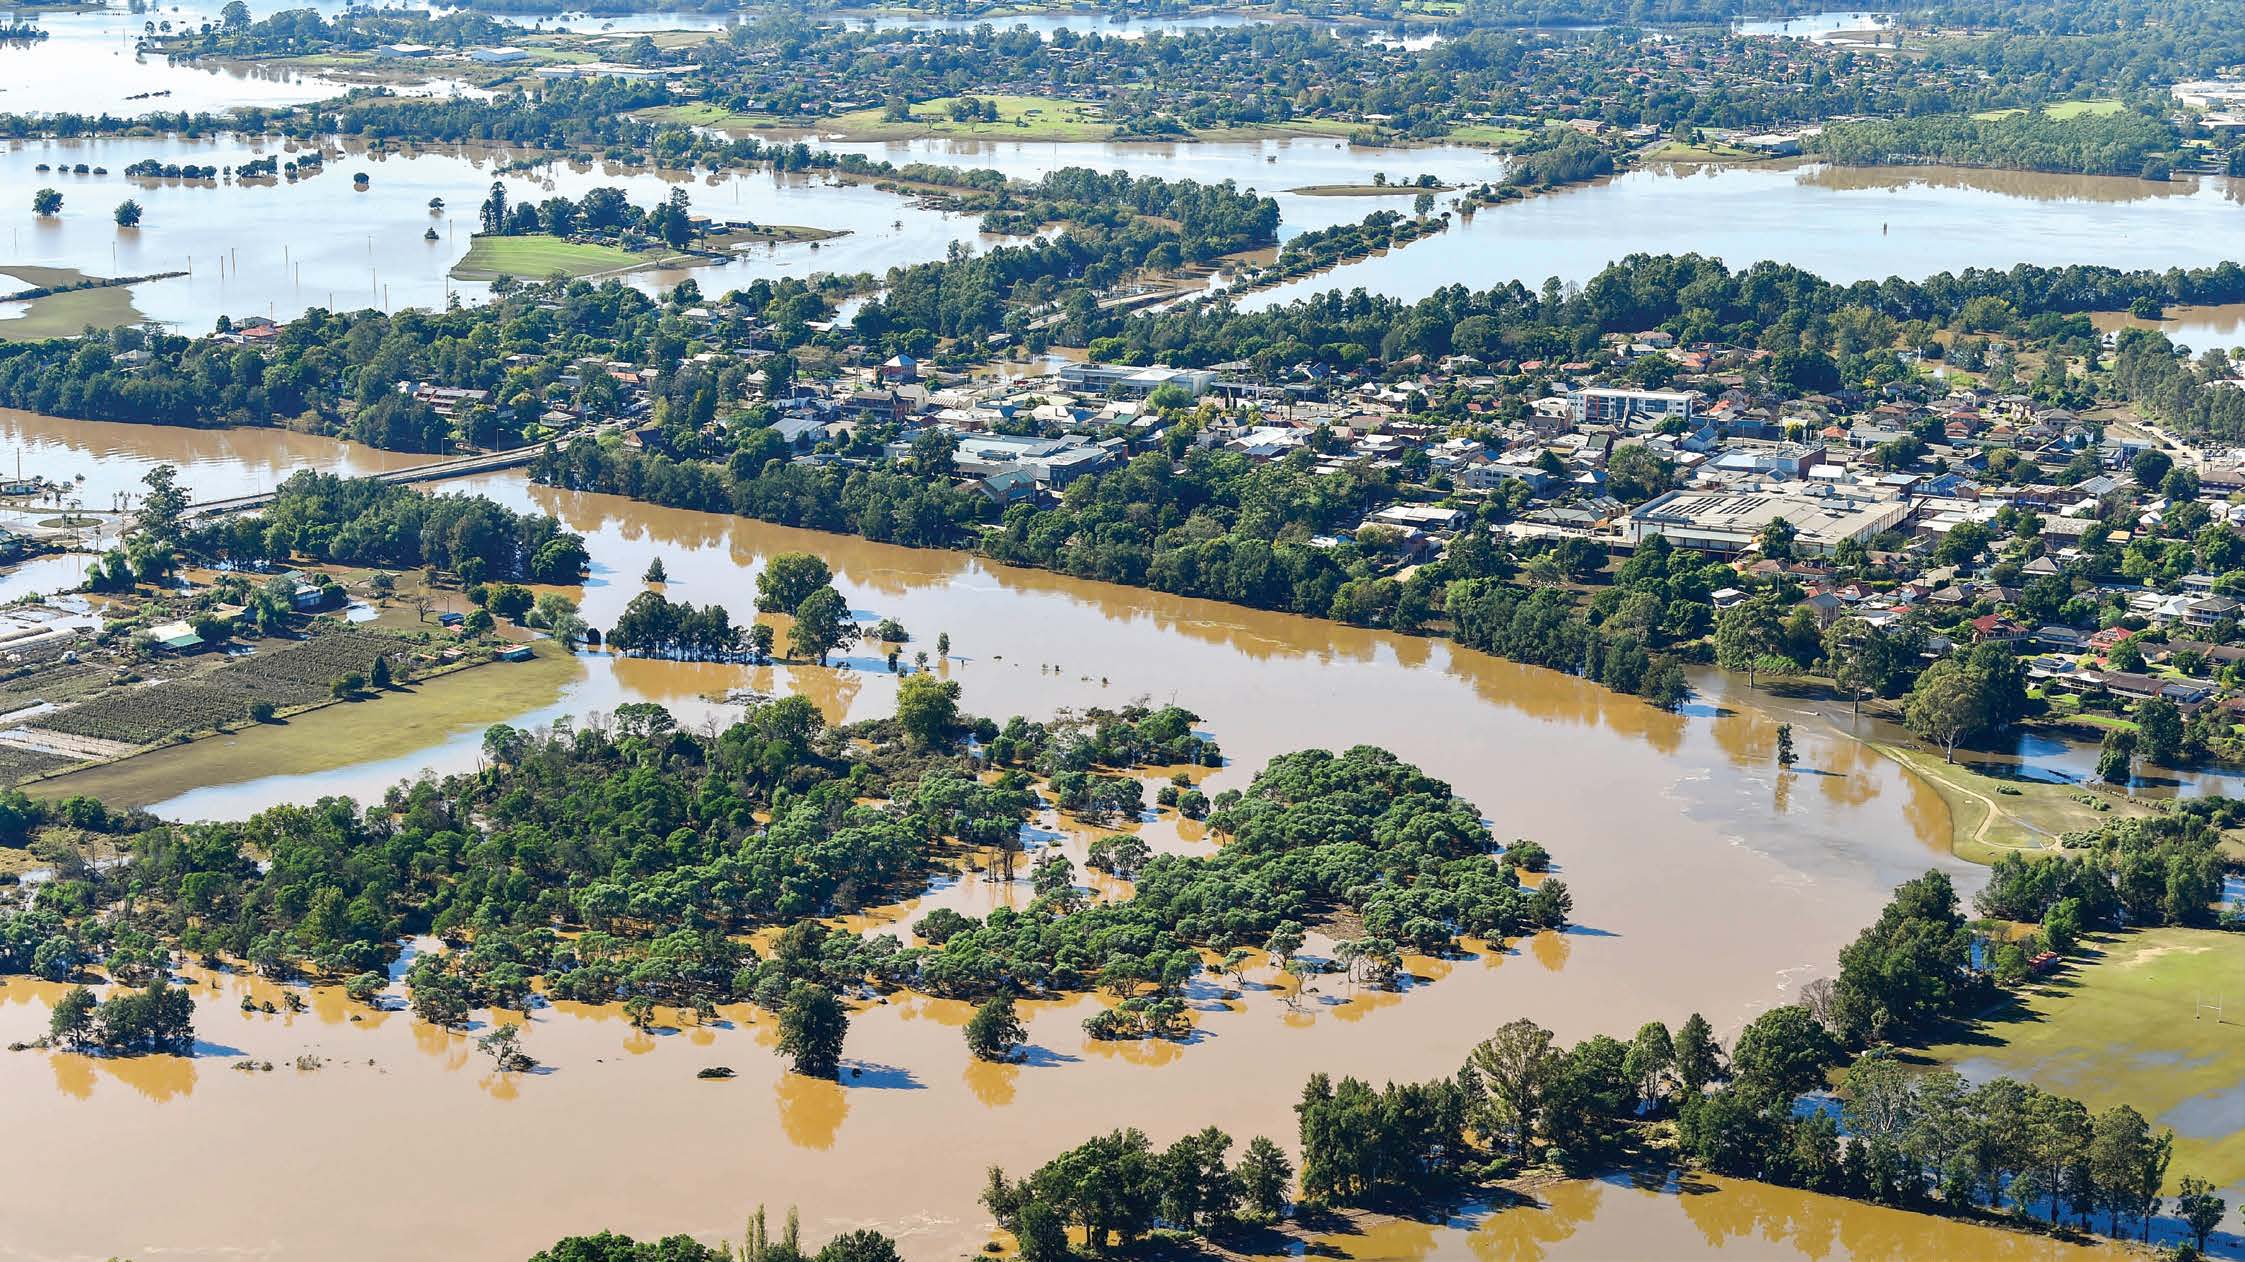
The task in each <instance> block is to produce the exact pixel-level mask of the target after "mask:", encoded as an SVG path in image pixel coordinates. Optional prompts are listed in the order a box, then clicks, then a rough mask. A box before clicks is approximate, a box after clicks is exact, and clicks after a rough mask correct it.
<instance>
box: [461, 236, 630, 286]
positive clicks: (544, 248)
mask: <svg viewBox="0 0 2245 1262" xmlns="http://www.w3.org/2000/svg"><path fill="white" fill-rule="evenodd" d="M661 257H663V254H662V252H661V251H659V250H638V251H634V250H626V249H623V248H621V247H619V246H613V245H595V244H592V243H591V242H585V241H564V240H562V239H561V238H560V237H552V236H547V235H546V234H545V233H542V232H541V233H534V234H526V235H523V236H519V237H489V236H479V237H477V238H475V240H474V242H473V244H471V245H469V247H468V254H467V257H466V258H463V259H461V260H460V261H459V262H457V263H455V264H453V265H452V279H454V280H493V279H496V278H497V277H500V276H514V277H518V278H520V279H523V280H544V279H545V278H546V277H548V276H552V275H553V274H555V273H556V272H558V273H560V274H561V275H563V276H591V275H594V274H595V273H599V272H614V271H622V270H626V269H629V268H634V267H645V266H647V265H648V264H650V263H653V262H654V261H655V260H657V259H659V258H661Z"/></svg>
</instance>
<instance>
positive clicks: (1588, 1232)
mask: <svg viewBox="0 0 2245 1262" xmlns="http://www.w3.org/2000/svg"><path fill="white" fill-rule="evenodd" d="M1315 1240H1316V1244H1317V1245H1318V1246H1320V1247H1321V1248H1322V1249H1323V1250H1324V1251H1325V1252H1324V1254H1323V1256H1326V1257H1338V1258H1347V1259H1350V1262H1418V1260H1419V1259H1425V1258H1475V1259H1482V1260H1484V1262H1533V1260H1535V1259H1541V1258H1661V1259H1669V1260H1672V1262H1681V1260H1683V1259H1691V1258H1714V1257H1722V1258H1736V1257H1740V1256H1751V1257H1807V1258H1817V1259H1823V1260H1828V1262H1915V1260H1917V1259H1925V1258H1942V1259H1952V1258H1953V1259H1964V1258H1970V1259H1975V1260H1976V1262H2092V1260H2093V1259H2108V1258H2109V1259H2118V1258H2125V1257H2127V1256H2129V1255H2128V1253H2127V1251H2126V1250H2123V1249H2116V1248H2104V1247H2093V1248H2085V1247H2082V1246H2079V1245H2069V1244H2063V1243H2060V1242H2058V1241H2055V1240H2050V1239H2047V1238H2044V1237H2040V1236H2031V1235H2025V1234H2021V1233H2017V1232H2006V1231H1998V1230H1994V1229H1991V1228H1987V1227H1981V1226H1976V1225H1973V1224H1970V1223H1961V1222H1953V1221H1950V1220H1948V1219H1936V1218H1928V1217H1926V1216H1925V1215H1922V1214H1912V1213H1908V1212H1905V1211H1902V1210H1895V1209H1885V1208H1881V1207H1878V1206H1873V1205H1865V1204H1862V1203H1860V1202H1857V1201H1850V1200H1843V1199H1840V1198H1837V1197H1830V1196H1818V1195H1815V1194H1814V1193H1808V1192H1796V1191H1794V1190H1792V1189H1790V1188H1779V1187H1771V1186H1769V1185H1768V1184H1762V1183H1747V1182H1742V1181H1740V1180H1736V1179H1725V1178H1720V1177H1717V1176H1714V1175H1705V1174H1691V1175H1687V1176H1684V1177H1682V1178H1678V1177H1675V1176H1670V1177H1668V1178H1666V1179H1665V1180H1658V1179H1632V1178H1629V1177H1625V1176H1616V1177H1613V1178H1609V1179H1600V1180H1584V1181H1580V1182H1573V1183H1558V1184H1553V1185H1551V1186H1549V1187H1542V1188H1538V1189H1536V1190H1535V1192H1534V1193H1533V1196H1532V1199H1531V1202H1530V1203H1527V1204H1520V1205H1513V1206H1508V1207H1506V1208H1503V1209H1490V1208H1485V1207H1477V1208H1475V1209H1473V1210H1471V1211H1469V1212H1467V1213H1464V1214H1460V1215H1458V1216H1456V1217H1453V1218H1449V1219H1447V1220H1445V1221H1443V1222H1413V1221H1410V1220H1375V1221H1372V1222H1368V1223H1365V1224H1361V1225H1358V1226H1357V1227H1355V1228H1354V1229H1353V1230H1342V1231H1336V1232H1333V1233H1330V1234H1327V1235H1323V1236H1319V1237H1316V1238H1315Z"/></svg>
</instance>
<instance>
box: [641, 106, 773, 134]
mask: <svg viewBox="0 0 2245 1262" xmlns="http://www.w3.org/2000/svg"><path fill="white" fill-rule="evenodd" d="M636 117H638V118H642V119H645V120H646V121H648V122H650V123H683V124H685V125H686V126H688V127H716V128H720V129H726V128H748V127H782V126H797V125H799V124H791V123H787V122H786V121H785V120H782V119H779V118H775V117H773V116H772V115H769V114H741V113H736V112H734V111H732V110H729V109H726V108H725V107H724V106H722V105H718V104H715V103H713V102H710V101H685V102H681V103H679V104H677V105H656V106H652V107H650V108H648V109H643V110H640V111H638V113H637V115H636Z"/></svg>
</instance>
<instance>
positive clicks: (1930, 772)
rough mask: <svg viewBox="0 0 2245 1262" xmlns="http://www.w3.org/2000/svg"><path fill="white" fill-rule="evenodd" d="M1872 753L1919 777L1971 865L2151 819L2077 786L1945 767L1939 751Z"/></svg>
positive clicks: (1890, 748) (1953, 846)
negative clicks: (1943, 807)
mask: <svg viewBox="0 0 2245 1262" xmlns="http://www.w3.org/2000/svg"><path fill="white" fill-rule="evenodd" d="M1871 747H1872V748H1873V749H1876V750H1877V751H1878V752H1880V753H1882V754H1885V755H1886V756H1887V757H1889V758H1892V759H1894V760H1895V761H1896V762H1898V763H1901V764H1902V765H1903V766H1905V767H1907V768H1909V769H1910V770H1911V771H1913V772H1915V773H1917V776H1918V778H1919V779H1921V780H1923V781H1925V782H1926V783H1927V784H1928V785H1930V786H1932V788H1933V791H1934V792H1935V793H1937V794H1939V795H1940V797H1941V800H1942V801H1943V802H1944V803H1946V804H1947V805H1948V808H1949V823H1950V832H1951V835H1950V839H1949V848H1950V850H1952V851H1954V852H1955V854H1956V856H1957V857H1958V858H1960V859H1966V860H1970V861H1971V862H1973V863H1993V862H1995V861H1996V858H1997V856H1999V855H2001V854H2003V853H2004V852H2005V851H2012V850H2017V851H2029V852H2049V851H2051V850H2053V849H2054V848H2055V845H2056V843H2057V840H2058V838H2059V837H2061V836H2063V835H2065V834H2066V833H2069V832H2077V831H2080V830H2082V829H2087V828H2097V827H2100V826H2102V825H2103V824H2105V823H2106V822H2107V821H2110V820H2115V819H2126V818H2128V817H2129V816H2132V815H2147V814H2150V808H2148V807H2143V806H2139V805H2136V804H2135V803H2132V802H2130V801H2129V800H2128V799H2126V798H2124V797H2121V796H2118V795H2116V794H2104V793H2097V792H2095V791H2094V790H2091V789H2087V788H2084V787H2082V786H2079V785H2070V784H2043V783H2040V782H2038V781H2033V780H1998V779H1995V778H1993V777H1989V776H1983V775H1981V774H1979V773H1978V772H1975V771H1972V770H1969V769H1967V768H1965V767H1961V766H1958V765H1956V764H1955V763H1951V762H1948V761H1945V760H1944V759H1943V758H1942V757H1941V754H1940V752H1939V751H1938V750H1936V751H1931V752H1928V751H1926V750H1920V749H1910V748H1907V747H1905V746H1901V745H1887V744H1873V745H1872V746H1871ZM2083 799H2090V800H2093V801H2096V802H2100V803H2103V804H2105V806H2106V807H2107V809H2105V810H2101V811H2100V810H2098V809H2097V808H2096V807H2095V806H2091V805H2089V802H2088V801H2084V800H2083Z"/></svg>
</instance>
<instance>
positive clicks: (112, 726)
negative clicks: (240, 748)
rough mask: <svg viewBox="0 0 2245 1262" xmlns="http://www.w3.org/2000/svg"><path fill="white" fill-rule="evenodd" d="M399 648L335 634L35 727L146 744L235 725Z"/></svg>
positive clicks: (326, 686) (306, 697)
mask: <svg viewBox="0 0 2245 1262" xmlns="http://www.w3.org/2000/svg"><path fill="white" fill-rule="evenodd" d="M406 647H407V646H406V645H405V644H404V643H403V642H402V641H400V640H397V639H394V638H392V637H389V636H383V635H369V634H366V633H363V632H354V631H338V632H334V633H331V634H328V635H321V636H316V637H314V638H313V639H311V640H308V641H306V642H304V643H302V644H299V645H295V646H293V647H290V648H285V649H281V650H279V651H277V652H271V653H258V654H256V655H253V656H250V657H245V658H241V659H239V660H236V661H232V662H228V663H227V664H226V665H224V666H221V667H219V668H218V669H217V670H214V671H211V672H210V673H208V674H206V675H203V676H200V677H199V678H194V679H183V680H177V681H173V682H169V683H159V684H151V685H147V686H145V687H139V688H131V689H127V690H125V691H123V692H118V693H112V694H110V695H108V696H105V697H101V698H99V699H97V700H94V701H89V702H86V703H85V704H83V705H79V706H75V707H72V708H71V709H69V710H65V711H63V712H62V713H60V714H56V715H53V716H51V717H49V718H47V719H46V720H44V721H43V722H41V724H40V726H41V727H46V728H51V729H53V730H55V731H58V732H68V733H71V734H73V735H78V736H93V737H98V738H100V739H102V740H111V741H123V742H124V743H126V744H129V745H148V744H153V743H155V742H157V741H162V740H168V739H171V738H173V737H175V736H180V735H183V734H186V733H191V732H207V731H210V730H213V729H215V728H217V727H220V726H222V725H224V724H227V723H238V722H240V721H241V720H242V719H243V718H244V717H245V716H246V715H247V714H248V713H249V706H250V703H251V702H252V701H259V700H262V701H269V702H271V703H272V704H273V706H274V707H275V708H276V709H287V708H290V707H292V706H301V705H309V704H311V703H313V702H315V701H321V700H324V699H326V698H327V697H328V696H329V695H330V692H331V690H332V688H333V687H334V683H335V681H336V680H337V679H339V678H341V677H342V676H344V675H350V674H358V675H364V674H366V673H367V672H368V671H369V670H370V669H371V668H372V667H373V665H374V659H375V658H377V657H381V656H385V655H388V656H391V657H392V658H393V659H394V658H395V657H396V656H398V655H400V654H401V653H403V651H404V650H405V648H406Z"/></svg>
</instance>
